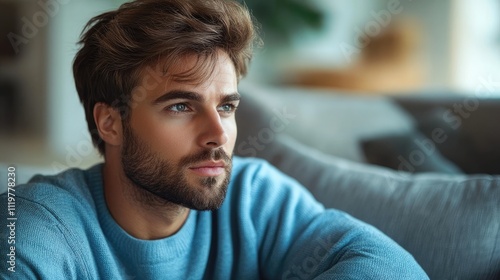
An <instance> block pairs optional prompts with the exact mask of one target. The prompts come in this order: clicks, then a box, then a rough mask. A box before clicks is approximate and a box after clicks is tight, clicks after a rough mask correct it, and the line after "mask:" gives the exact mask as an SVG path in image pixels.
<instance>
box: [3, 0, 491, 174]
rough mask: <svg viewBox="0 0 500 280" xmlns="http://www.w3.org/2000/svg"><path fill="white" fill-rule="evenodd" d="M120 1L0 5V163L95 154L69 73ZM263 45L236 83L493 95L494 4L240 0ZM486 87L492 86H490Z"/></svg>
mask: <svg viewBox="0 0 500 280" xmlns="http://www.w3.org/2000/svg"><path fill="white" fill-rule="evenodd" d="M119 4H120V1H118V0H0V16H1V17H0V162H7V163H18V164H33V165H48V166H49V167H50V168H52V169H53V170H61V169H64V168H66V167H69V166H76V165H79V166H88V165H89V164H92V163H93V162H95V161H96V160H99V159H98V156H97V154H96V153H95V151H94V150H93V148H92V144H91V140H90V136H89V135H88V132H87V128H86V123H85V118H84V113H83V109H82V108H81V105H80V104H79V101H78V98H77V93H76V90H75V88H74V82H73V78H72V71H71V67H72V60H73V57H74V55H75V53H76V51H77V45H76V42H77V40H78V37H79V34H80V32H81V30H82V28H83V26H84V25H85V23H86V22H87V21H88V20H89V19H90V18H91V17H92V16H94V15H97V14H98V13H100V12H103V11H106V10H109V9H114V8H116V7H118V6H119ZM246 4H247V5H248V7H249V8H250V9H251V10H252V12H253V14H254V16H255V17H256V18H258V19H259V21H260V22H262V30H261V33H262V37H263V38H264V43H265V45H264V47H263V48H261V49H259V50H258V51H257V53H256V56H255V59H254V61H253V64H252V66H251V69H250V74H249V76H248V78H247V79H246V80H245V81H244V83H254V84H272V85H278V86H300V87H315V88H318V87H319V88H329V89H333V90H339V91H342V92H345V93H346V94H358V95H359V94H364V95H376V94H378V95H380V94H419V93H425V92H432V91H435V90H436V89H440V90H442V89H445V90H446V91H454V92H459V93H461V94H465V95H467V94H474V92H475V91H476V90H478V88H483V89H484V88H486V89H488V88H490V91H496V92H500V90H498V89H499V88H500V22H499V19H500V4H499V3H498V1H495V0H476V1H472V0H439V1H435V0H401V1H399V0H351V1H341V0H308V1H300V0H288V1H285V0H280V1H278V0H265V1H264V0H247V1H246ZM493 88H494V89H495V90H492V89H493Z"/></svg>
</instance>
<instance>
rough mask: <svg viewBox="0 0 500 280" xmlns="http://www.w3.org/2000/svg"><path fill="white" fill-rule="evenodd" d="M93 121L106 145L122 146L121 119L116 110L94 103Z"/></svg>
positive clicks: (100, 103)
mask: <svg viewBox="0 0 500 280" xmlns="http://www.w3.org/2000/svg"><path fill="white" fill-rule="evenodd" d="M94 120H95V123H96V126H97V130H98V131H99V136H100V137H101V139H102V140H104V142H106V144H108V145H111V146H119V145H121V144H122V138H123V137H122V135H123V134H122V118H121V116H120V113H119V112H118V110H116V109H114V108H113V107H111V106H109V105H107V104H105V103H102V102H99V103H96V104H95V105H94Z"/></svg>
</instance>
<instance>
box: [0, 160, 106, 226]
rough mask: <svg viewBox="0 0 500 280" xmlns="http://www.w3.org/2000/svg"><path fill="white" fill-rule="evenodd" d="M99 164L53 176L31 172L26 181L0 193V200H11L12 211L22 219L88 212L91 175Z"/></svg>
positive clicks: (52, 217)
mask: <svg viewBox="0 0 500 280" xmlns="http://www.w3.org/2000/svg"><path fill="white" fill-rule="evenodd" d="M96 169H97V170H99V165H96V166H94V167H91V168H89V169H88V170H82V169H76V168H72V169H68V170H66V171H63V172H61V173H59V174H56V175H35V176H34V177H33V178H31V179H30V181H29V182H28V183H26V184H22V185H19V186H16V187H14V188H11V189H9V190H8V191H7V192H6V193H4V194H2V195H1V196H3V197H5V198H2V202H7V201H9V197H11V198H10V201H11V205H15V209H16V212H17V213H16V214H18V215H19V216H22V217H23V219H27V220H31V219H32V217H34V216H37V215H42V214H43V213H45V214H43V216H44V217H45V219H55V220H59V219H63V218H64V217H65V216H67V217H70V216H71V213H73V212H75V211H76V212H78V211H88V210H89V208H92V207H93V206H92V205H93V203H94V202H93V196H92V193H91V186H90V185H91V184H92V182H91V181H92V176H91V175H90V174H91V173H97V170H96Z"/></svg>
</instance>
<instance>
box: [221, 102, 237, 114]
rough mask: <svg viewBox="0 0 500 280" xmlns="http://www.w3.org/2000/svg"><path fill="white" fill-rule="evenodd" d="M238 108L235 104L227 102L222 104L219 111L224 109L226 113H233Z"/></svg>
mask: <svg viewBox="0 0 500 280" xmlns="http://www.w3.org/2000/svg"><path fill="white" fill-rule="evenodd" d="M236 108H237V107H236V106H235V105H234V104H231V103H227V104H224V105H222V106H220V107H219V111H222V112H224V113H232V112H234V111H235V110H236Z"/></svg>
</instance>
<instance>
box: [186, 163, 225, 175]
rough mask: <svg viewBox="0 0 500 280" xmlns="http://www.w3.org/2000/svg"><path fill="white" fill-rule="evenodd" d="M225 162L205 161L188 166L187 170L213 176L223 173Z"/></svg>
mask: <svg viewBox="0 0 500 280" xmlns="http://www.w3.org/2000/svg"><path fill="white" fill-rule="evenodd" d="M225 169H226V164H225V163H224V162H213V161H207V162H203V163H200V164H197V165H195V166H193V167H190V168H189V170H191V171H193V172H194V173H196V174H198V175H200V176H208V177H214V176H219V175H221V174H223V173H224V171H225Z"/></svg>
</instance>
